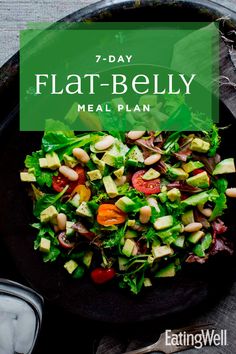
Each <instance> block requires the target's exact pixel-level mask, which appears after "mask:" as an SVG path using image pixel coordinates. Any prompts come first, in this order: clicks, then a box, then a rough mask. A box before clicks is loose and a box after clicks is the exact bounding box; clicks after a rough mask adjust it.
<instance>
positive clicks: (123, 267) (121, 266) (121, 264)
mask: <svg viewBox="0 0 236 354" xmlns="http://www.w3.org/2000/svg"><path fill="white" fill-rule="evenodd" d="M128 261H129V260H128V259H127V258H125V257H119V258H118V264H119V270H120V271H121V272H122V271H125V270H126V264H127V262H128Z"/></svg>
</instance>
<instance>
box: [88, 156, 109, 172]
mask: <svg viewBox="0 0 236 354" xmlns="http://www.w3.org/2000/svg"><path fill="white" fill-rule="evenodd" d="M90 157H91V160H92V161H93V163H95V165H97V167H98V169H99V171H100V172H101V174H103V173H104V171H105V168H106V164H105V162H104V161H102V160H99V158H98V157H97V155H96V154H91V155H90Z"/></svg>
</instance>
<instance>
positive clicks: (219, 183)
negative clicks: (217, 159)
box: [214, 178, 228, 193]
mask: <svg viewBox="0 0 236 354" xmlns="http://www.w3.org/2000/svg"><path fill="white" fill-rule="evenodd" d="M214 185H215V187H216V189H217V191H218V192H219V193H225V191H226V189H227V188H228V181H227V180H226V179H225V178H219V179H217V180H216V181H214Z"/></svg>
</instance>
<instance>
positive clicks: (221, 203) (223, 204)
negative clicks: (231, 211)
mask: <svg viewBox="0 0 236 354" xmlns="http://www.w3.org/2000/svg"><path fill="white" fill-rule="evenodd" d="M225 209H227V199H226V196H225V194H224V193H221V194H220V195H219V197H217V198H216V199H215V207H214V209H213V211H212V214H211V216H210V218H209V221H212V220H215V219H216V218H218V217H219V216H221V215H222V214H223V213H224V210H225Z"/></svg>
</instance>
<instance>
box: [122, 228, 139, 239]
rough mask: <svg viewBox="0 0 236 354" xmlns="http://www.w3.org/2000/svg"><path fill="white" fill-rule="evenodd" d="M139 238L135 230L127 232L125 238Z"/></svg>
mask: <svg viewBox="0 0 236 354" xmlns="http://www.w3.org/2000/svg"><path fill="white" fill-rule="evenodd" d="M137 236H138V234H137V232H136V231H134V230H127V231H126V233H125V238H135V237H137Z"/></svg>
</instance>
